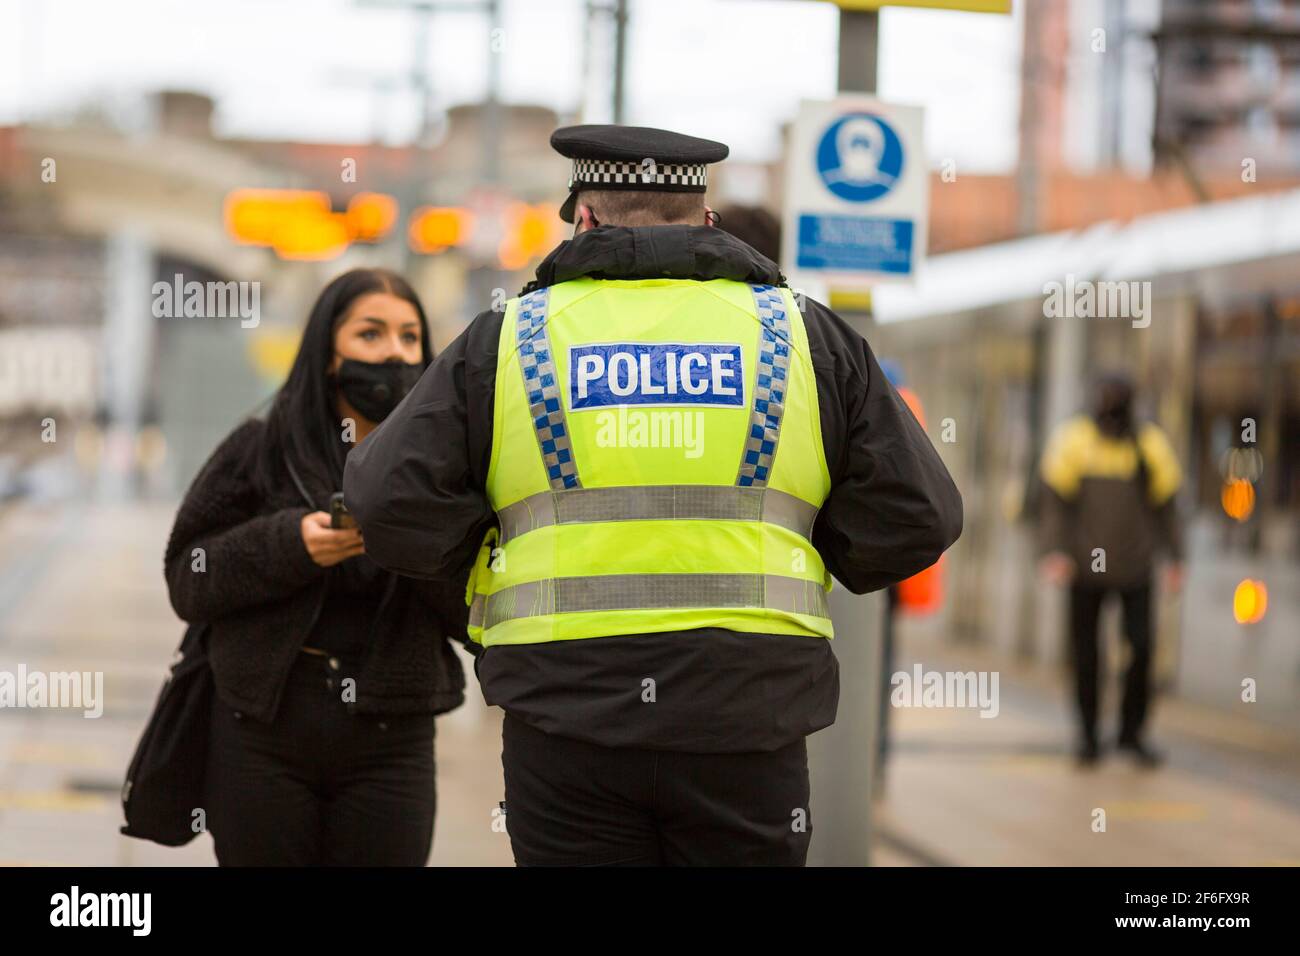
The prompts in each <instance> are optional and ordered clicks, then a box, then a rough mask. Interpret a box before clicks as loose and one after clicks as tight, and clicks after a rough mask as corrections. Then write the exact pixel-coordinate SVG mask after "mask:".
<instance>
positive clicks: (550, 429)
mask: <svg viewBox="0 0 1300 956" xmlns="http://www.w3.org/2000/svg"><path fill="white" fill-rule="evenodd" d="M549 294H550V290H549V289H538V290H537V291H536V292H530V293H529V294H528V295H526V296H524V297H523V298H522V299H520V300H519V310H518V314H517V315H516V317H515V342H516V344H517V345H518V347H519V368H520V369H521V370H522V371H523V375H524V393H525V394H526V395H527V396H528V410H529V412H530V413H531V414H532V416H533V428H534V429H535V430H536V431H537V446H538V448H540V449H541V452H542V462H543V464H544V465H545V466H546V477H547V478H548V479H549V480H550V483H551V489H552V490H554V491H563V490H564V489H565V488H580V487H582V485H581V483H580V482H579V481H578V466H577V464H576V463H575V462H574V460H573V446H572V445H571V444H570V443H569V427H568V425H567V424H566V422H565V420H564V404H563V402H562V401H561V400H560V386H559V383H558V382H557V381H556V378H555V360H554V358H552V355H551V342H550V339H549V338H547V335H546V305H547V301H548V299H549V298H550V295H549Z"/></svg>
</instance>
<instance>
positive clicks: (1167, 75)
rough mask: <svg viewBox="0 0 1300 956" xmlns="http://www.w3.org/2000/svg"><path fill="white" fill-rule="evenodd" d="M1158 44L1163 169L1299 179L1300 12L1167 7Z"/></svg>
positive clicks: (1272, 2)
mask: <svg viewBox="0 0 1300 956" xmlns="http://www.w3.org/2000/svg"><path fill="white" fill-rule="evenodd" d="M1154 39H1155V41H1156V47H1157V50H1158V54H1159V73H1158V76H1159V79H1158V82H1157V106H1156V139H1155V146H1156V154H1157V158H1158V159H1159V161H1161V162H1164V163H1189V164H1191V165H1192V166H1193V167H1195V168H1198V169H1202V168H1204V169H1212V170H1237V171H1238V172H1240V170H1241V168H1242V163H1243V162H1244V161H1246V160H1248V159H1249V160H1253V161H1254V162H1255V163H1256V164H1257V165H1258V166H1259V168H1260V169H1269V170H1275V171H1277V172H1281V173H1289V174H1295V173H1300V6H1297V5H1296V4H1295V3H1290V2H1285V3H1284V2H1280V0H1164V2H1163V4H1162V18H1161V23H1160V27H1159V29H1158V30H1156V31H1155V33H1154Z"/></svg>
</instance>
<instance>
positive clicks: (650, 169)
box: [569, 159, 709, 192]
mask: <svg viewBox="0 0 1300 956" xmlns="http://www.w3.org/2000/svg"><path fill="white" fill-rule="evenodd" d="M708 184H709V167H708V166H707V165H706V164H704V163H656V162H655V161H654V160H653V159H643V160H641V161H640V162H639V163H634V162H613V161H609V160H604V159H575V160H574V161H573V172H572V173H571V174H570V176H569V188H570V189H572V188H573V187H574V186H621V187H629V188H631V187H636V186H666V187H669V188H673V187H675V188H678V189H681V190H683V191H694V190H699V191H700V192H703V191H704V189H705V188H706V187H707V186H708Z"/></svg>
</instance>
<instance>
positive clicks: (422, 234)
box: [407, 206, 474, 255]
mask: <svg viewBox="0 0 1300 956" xmlns="http://www.w3.org/2000/svg"><path fill="white" fill-rule="evenodd" d="M473 228H474V217H473V216H472V215H471V214H470V213H469V212H468V211H467V210H464V209H460V208H458V207H455V206H421V207H420V208H419V209H417V210H415V212H414V213H412V214H411V222H410V225H409V226H408V227H407V240H408V241H409V242H410V244H411V248H412V249H413V250H414V251H416V252H418V253H420V254H422V255H435V254H437V253H439V252H443V251H445V250H447V249H449V248H450V247H452V246H459V245H463V244H464V243H465V241H466V240H467V239H468V238H469V234H470V232H471V230H472V229H473Z"/></svg>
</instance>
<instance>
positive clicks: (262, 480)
mask: <svg viewBox="0 0 1300 956" xmlns="http://www.w3.org/2000/svg"><path fill="white" fill-rule="evenodd" d="M371 292H387V293H389V294H391V295H395V296H397V297H398V298H399V299H404V300H406V301H407V302H409V303H411V305H412V306H413V307H414V308H415V313H416V315H418V316H419V318H420V333H421V334H420V350H421V358H422V361H423V363H424V365H425V366H428V364H429V363H430V362H431V361H432V360H433V345H432V343H431V342H430V341H429V321H428V319H427V318H426V317H425V315H424V306H422V305H421V304H420V299H419V297H418V296H417V295H416V294H415V290H414V289H412V288H411V286H410V284H409V283H408V282H407V281H406V280H405V279H403V278H402V277H401V276H400V275H398V274H397V273H396V272H392V271H390V270H388V269H353V270H352V271H351V272H345V273H343V274H342V275H341V276H338V277H337V278H335V279H333V280H332V281H331V282H330V283H329V285H327V286H325V288H324V289H322V290H321V294H320V296H319V297H318V298H317V299H316V304H315V305H313V306H312V307H311V314H310V316H309V317H308V318H307V327H306V328H305V329H303V333H302V342H301V343H300V344H299V346H298V355H297V357H296V358H295V359H294V360H293V367H292V368H291V369H290V370H289V377H288V378H287V379H286V380H285V383H284V385H282V386H281V387H280V390H279V391H278V392H277V393H276V395H275V398H274V399H273V401H272V403H271V408H270V410H269V411H268V412H267V415H266V431H265V433H264V437H263V441H262V448H261V454H260V456H259V459H258V466H257V470H258V484H259V486H260V487H261V489H262V492H263V493H264V494H269V493H270V492H271V490H272V489H273V488H275V487H277V486H279V485H280V484H281V481H280V480H279V478H278V476H282V475H283V474H284V473H285V471H286V466H285V462H286V460H287V461H288V462H289V465H290V467H291V468H292V472H291V474H296V475H297V476H298V477H299V478H300V479H301V481H302V482H303V484H304V485H306V491H307V492H308V493H309V494H310V495H311V496H312V498H313V504H314V505H315V506H316V507H319V508H324V507H325V506H326V505H327V504H328V498H329V495H330V493H331V492H334V491H340V490H342V488H343V464H344V461H345V460H346V459H347V456H348V452H349V451H350V450H351V448H352V447H353V446H352V445H350V444H349V443H347V442H345V441H344V440H343V426H342V423H341V421H340V419H339V414H338V410H337V409H336V408H335V405H334V400H335V389H334V383H333V381H332V380H331V378H330V376H329V374H328V369H329V366H330V363H331V362H332V361H333V359H334V332H335V330H336V329H337V328H338V324H339V320H340V319H342V318H343V316H344V315H345V314H346V313H347V311H348V309H349V308H350V307H351V305H352V303H353V302H355V301H356V300H357V299H358V298H359V297H360V296H363V295H366V294H367V293H371Z"/></svg>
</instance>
